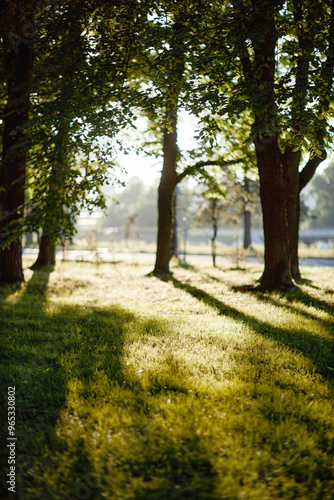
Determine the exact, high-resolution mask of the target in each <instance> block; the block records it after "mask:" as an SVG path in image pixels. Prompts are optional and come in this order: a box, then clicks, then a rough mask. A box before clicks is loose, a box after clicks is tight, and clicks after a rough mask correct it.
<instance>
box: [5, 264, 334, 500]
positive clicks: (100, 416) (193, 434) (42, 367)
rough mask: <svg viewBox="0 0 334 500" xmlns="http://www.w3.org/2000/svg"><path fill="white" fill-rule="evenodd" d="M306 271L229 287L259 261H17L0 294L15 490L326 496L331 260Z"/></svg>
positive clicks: (73, 495) (136, 495)
mask: <svg viewBox="0 0 334 500" xmlns="http://www.w3.org/2000/svg"><path fill="white" fill-rule="evenodd" d="M29 264H31V262H29V261H26V265H27V266H28V265H29ZM304 269H306V271H305V273H306V278H307V279H308V280H307V281H306V282H305V283H306V284H304V285H302V286H301V287H300V288H299V289H295V290H291V291H290V292H289V293H288V294H287V295H284V296H283V295H280V294H278V293H277V294H275V293H272V294H259V293H258V294H251V293H249V292H241V291H237V290H238V288H237V287H238V286H240V285H243V284H246V283H247V282H253V281H254V278H256V277H258V276H259V271H260V268H259V267H257V266H247V267H246V268H245V269H243V270H233V269H229V268H218V269H213V268H212V267H210V266H206V267H200V268H193V267H191V266H187V267H180V266H179V267H178V266H175V267H174V274H173V279H171V280H169V281H166V282H165V281H162V280H159V279H157V278H152V277H148V276H146V274H147V273H148V272H149V271H150V270H151V267H147V266H146V267H145V266H139V265H137V266H134V265H126V264H121V265H114V266H113V265H111V264H101V265H93V264H85V263H73V262H68V263H66V262H65V263H59V264H57V267H56V269H55V270H54V271H53V272H51V270H45V271H44V272H41V271H39V272H37V271H36V272H34V273H32V271H30V270H28V269H26V271H25V276H26V284H25V285H24V286H22V287H21V288H20V289H16V290H15V289H13V288H12V287H8V288H4V289H2V291H1V295H0V302H1V304H0V307H1V316H0V322H1V331H2V335H1V344H2V345H1V351H2V353H3V363H2V365H1V368H0V377H1V395H2V398H3V403H4V404H3V405H2V408H5V407H6V406H7V404H6V400H5V398H6V394H7V387H8V386H12V385H15V387H16V407H17V424H16V436H17V438H18V440H17V464H16V474H17V475H16V480H17V485H16V497H17V498H18V499H22V500H23V499H24V500H30V499H43V500H44V499H48V500H49V499H50V500H53V499H55V500H56V499H61V500H65V499H72V500H73V499H83V498H85V499H103V498H106V499H119V500H121V499H124V500H125V499H139V500H141V499H142V500H144V499H145V500H146V499H147V500H154V499H156V500H160V499H162V500H164V499H168V500H169V499H185V498H187V499H188V498H190V499H196V500H197V499H198V500H201V499H226V500H227V499H228V500H239V499H240V500H248V499H254V500H258V499H261V500H266V499H268V500H269V499H270V500H272V499H285V500H296V499H305V500H306V499H307V500H316V499H317V500H332V499H333V491H334V423H333V400H334V391H333V389H334V322H333V316H332V312H333V302H334V290H333V282H334V271H333V269H329V268H327V269H326V268H322V269H319V268H304ZM5 419H6V414H5V413H4V411H2V415H1V421H2V422H4V421H5ZM6 459H7V457H6V456H4V460H6ZM2 465H3V466H5V463H4V462H2ZM3 470H4V473H2V474H1V478H2V480H3V478H4V477H5V476H6V473H7V472H8V471H7V472H6V468H4V469H3ZM3 486H4V482H3ZM2 498H6V497H5V496H3V497H2Z"/></svg>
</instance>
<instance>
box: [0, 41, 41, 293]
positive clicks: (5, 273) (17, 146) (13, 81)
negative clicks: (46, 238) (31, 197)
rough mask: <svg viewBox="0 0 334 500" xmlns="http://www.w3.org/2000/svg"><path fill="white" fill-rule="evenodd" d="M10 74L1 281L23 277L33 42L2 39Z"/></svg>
mask: <svg viewBox="0 0 334 500" xmlns="http://www.w3.org/2000/svg"><path fill="white" fill-rule="evenodd" d="M3 48H4V62H5V71H6V74H7V75H8V76H7V96H8V98H7V104H6V108H5V115H4V125H3V141H2V145H3V148H2V162H1V166H0V243H1V246H2V248H1V249H0V283H18V282H20V281H23V279H24V277H23V270H22V238H21V227H20V219H21V218H22V216H23V207H24V185H25V163H26V144H25V137H24V133H23V131H22V127H24V125H25V124H26V122H27V120H28V112H29V96H30V82H31V75H32V69H33V48H32V46H31V45H30V43H28V42H27V43H21V44H19V45H16V47H15V50H14V49H13V48H12V47H10V46H9V44H8V43H7V35H5V36H4V39H3Z"/></svg>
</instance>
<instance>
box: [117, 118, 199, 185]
mask: <svg viewBox="0 0 334 500" xmlns="http://www.w3.org/2000/svg"><path fill="white" fill-rule="evenodd" d="M144 124H145V122H143V127H144ZM197 127H198V125H197V124H196V121H195V119H194V117H193V116H190V115H189V114H187V113H185V112H183V114H182V115H181V117H180V119H179V124H178V145H179V147H180V148H181V149H183V150H187V149H194V148H195V147H196V140H195V131H196V129H197ZM118 160H119V164H120V166H122V167H124V168H125V170H126V171H127V174H125V175H121V176H120V179H121V180H122V181H124V182H126V181H127V180H129V178H130V177H134V176H136V177H139V178H140V179H142V180H143V182H144V183H145V185H147V186H151V185H152V184H154V183H156V182H157V181H158V180H159V178H160V173H161V169H162V157H161V158H159V159H157V158H154V157H152V156H145V155H144V154H140V155H137V154H135V153H131V154H124V153H119V155H118Z"/></svg>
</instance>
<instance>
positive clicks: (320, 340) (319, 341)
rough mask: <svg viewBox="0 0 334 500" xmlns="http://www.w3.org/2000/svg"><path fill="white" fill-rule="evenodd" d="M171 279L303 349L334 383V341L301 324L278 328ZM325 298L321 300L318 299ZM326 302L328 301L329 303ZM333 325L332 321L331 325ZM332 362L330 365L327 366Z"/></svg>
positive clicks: (210, 303) (209, 302) (222, 311)
mask: <svg viewBox="0 0 334 500" xmlns="http://www.w3.org/2000/svg"><path fill="white" fill-rule="evenodd" d="M172 283H173V285H174V286H175V288H179V289H181V290H184V291H185V292H187V293H189V294H190V295H191V296H192V297H194V298H196V299H197V300H200V301H202V302H204V303H205V304H207V305H208V306H210V307H213V308H214V309H216V310H217V311H218V312H219V314H222V315H224V316H227V317H230V318H233V319H234V320H236V321H241V322H243V323H245V324H246V325H248V326H250V327H251V328H252V329H253V330H254V331H255V332H256V333H258V334H260V335H263V336H264V337H267V338H270V339H273V340H276V341H278V342H280V343H281V344H284V345H286V346H288V347H290V348H292V349H295V350H297V351H298V352H301V353H302V354H303V355H304V356H306V357H308V358H309V359H310V360H311V361H312V363H313V365H314V366H315V368H316V369H317V371H318V372H319V373H320V374H321V375H322V376H323V377H324V378H325V379H326V380H327V381H329V382H331V383H332V384H333V380H334V371H332V370H331V369H330V368H333V366H332V365H333V360H334V342H333V340H331V339H328V338H325V337H318V336H315V335H313V333H312V332H310V331H308V330H305V329H302V328H289V329H287V328H279V327H273V326H272V325H270V324H269V323H266V322H264V321H261V320H259V319H257V318H255V317H253V316H250V315H247V314H245V313H243V312H242V311H240V310H238V309H236V308H234V307H231V306H229V305H227V304H224V302H222V301H221V300H218V299H216V298H215V297H213V296H212V295H210V294H208V293H207V292H205V291H204V290H201V289H199V288H196V287H194V286H191V285H189V284H186V283H182V282H181V281H179V280H177V279H175V278H173V279H172ZM319 302H322V301H319ZM326 306H327V304H326ZM330 326H332V325H330ZM328 366H329V368H328Z"/></svg>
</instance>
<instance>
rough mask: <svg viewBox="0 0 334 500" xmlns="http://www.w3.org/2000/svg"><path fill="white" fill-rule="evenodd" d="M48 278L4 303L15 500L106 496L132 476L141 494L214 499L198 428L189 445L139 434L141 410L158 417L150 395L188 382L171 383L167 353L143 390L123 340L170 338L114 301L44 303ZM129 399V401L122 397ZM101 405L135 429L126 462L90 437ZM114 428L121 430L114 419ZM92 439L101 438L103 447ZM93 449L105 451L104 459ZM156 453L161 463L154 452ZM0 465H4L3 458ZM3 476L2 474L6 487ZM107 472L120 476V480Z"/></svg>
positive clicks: (39, 276) (42, 275)
mask: <svg viewBox="0 0 334 500" xmlns="http://www.w3.org/2000/svg"><path fill="white" fill-rule="evenodd" d="M49 274H50V272H48V271H45V270H43V271H35V272H34V274H33V276H32V278H31V279H30V281H29V283H28V284H27V286H26V290H25V293H24V294H23V295H22V296H21V297H20V298H19V300H17V301H16V302H13V303H8V304H6V324H5V327H6V328H5V329H4V332H3V334H4V335H3V338H2V352H3V364H2V366H1V368H0V377H1V394H2V397H3V398H4V399H5V397H6V394H7V387H8V386H15V388H16V408H17V415H18V419H17V428H16V435H17V438H18V441H17V442H18V443H19V451H18V452H19V463H20V465H19V468H18V472H17V476H16V479H17V484H16V497H17V498H18V499H19V500H30V499H31V500H32V499H35V498H47V499H48V500H53V499H57V500H59V499H62V500H73V499H82V498H89V499H101V498H106V497H107V498H112V497H113V496H114V495H118V493H117V489H122V487H123V486H124V488H125V489H126V483H127V481H128V480H129V479H131V478H132V477H137V478H143V479H142V480H141V481H140V483H139V485H138V486H137V487H136V488H135V491H136V493H135V498H138V499H144V498H149V499H150V500H153V499H154V498H157V499H160V498H167V497H168V498H171V499H173V498H175V499H179V498H198V499H202V498H203V499H204V498H206V499H209V498H215V497H214V494H213V491H214V473H213V472H212V466H211V463H210V460H209V458H208V457H207V455H206V452H205V449H204V448H203V447H202V445H201V443H200V441H199V440H198V438H197V437H196V435H195V430H194V436H193V440H191V442H189V443H188V445H187V446H186V447H184V445H182V444H181V443H177V442H175V440H173V439H171V437H170V436H169V432H168V430H166V432H165V434H164V435H163V436H162V437H163V444H160V445H158V444H157V443H155V444H154V446H153V444H152V439H151V444H147V441H145V440H140V438H139V434H140V433H141V432H146V434H148V435H149V434H150V431H151V429H150V428H148V427H146V429H145V430H144V431H143V429H142V428H143V423H142V416H143V413H146V414H148V415H150V414H151V418H152V419H154V408H153V407H152V405H150V404H149V403H147V401H146V398H147V394H151V395H152V394H153V395H155V394H156V395H160V394H164V393H166V394H170V393H182V392H184V388H182V387H181V386H179V385H177V384H175V380H174V378H173V377H174V375H173V374H174V372H175V370H178V369H179V368H178V367H177V366H176V365H175V363H174V362H173V360H172V359H171V360H170V361H169V364H167V367H168V369H167V371H165V373H164V376H163V379H161V380H160V379H159V377H158V378H156V380H154V379H153V381H152V384H151V387H150V388H149V389H147V388H146V389H145V388H143V387H141V380H140V377H139V376H138V375H137V374H136V372H134V371H132V372H131V371H127V369H126V366H124V362H123V359H122V358H123V354H124V345H125V344H124V343H125V341H126V338H127V336H128V335H129V332H130V333H131V330H132V329H136V327H137V326H138V325H139V326H140V331H141V332H142V334H143V335H145V334H148V335H152V332H154V331H157V330H159V331H158V333H157V335H167V334H168V333H167V332H166V325H165V324H164V323H161V324H159V322H158V321H157V320H156V319H154V320H150V319H149V320H142V319H139V318H137V317H136V316H135V315H134V314H133V313H131V312H128V311H126V310H124V309H122V308H120V307H117V306H115V307H114V306H113V307H111V308H109V309H102V308H97V307H94V306H92V307H90V306H89V307H86V305H85V306H80V305H64V304H57V302H55V303H53V304H52V305H51V306H50V304H49V302H48V297H47V289H48V281H49ZM145 332H146V333H145ZM130 337H131V335H130ZM127 342H128V343H129V342H130V343H131V339H130V340H127ZM183 382H184V378H183V379H182V383H183ZM127 397H129V398H130V403H125V401H124V400H125V399H126V398H127ZM108 401H109V403H107V402H108ZM101 405H104V408H105V411H106V408H108V407H109V408H111V409H112V412H111V413H112V414H113V413H120V415H121V414H122V412H123V414H124V418H125V420H129V421H132V422H134V425H137V426H138V429H139V431H138V436H135V437H133V436H132V441H131V442H129V443H128V444H126V447H127V448H128V449H129V450H131V448H132V446H133V445H134V442H133V441H134V439H135V443H136V446H137V449H138V454H136V455H135V456H134V455H133V454H132V455H131V452H129V455H130V456H129V458H128V460H127V462H126V463H124V460H126V459H127V456H126V453H125V458H124V456H122V452H121V451H120V450H119V449H118V448H117V445H115V443H114V442H113V443H112V444H110V445H109V447H108V440H106V438H102V437H101V438H95V437H94V436H93V434H94V435H95V434H96V435H98V434H99V432H98V429H99V425H98V423H96V422H95V421H94V418H96V419H98V418H100V417H97V416H96V417H92V416H91V413H93V412H94V409H95V408H96V407H99V406H101ZM4 406H5V405H3V407H4ZM101 418H103V417H101ZM110 418H111V417H110ZM88 421H90V424H89V425H88V423H87V422H88ZM114 425H115V424H114ZM146 425H147V424H146ZM120 428H122V426H120ZM112 429H113V434H115V436H118V429H117V425H116V427H115V428H112ZM95 439H97V440H98V439H100V441H99V444H97V441H94V440H95ZM99 447H101V448H103V447H105V448H104V451H103V452H101V454H100V455H99V454H98V449H99ZM152 449H153V451H152ZM156 449H159V453H158V461H160V462H159V463H160V465H161V468H159V467H158V469H157V464H156V463H155V460H154V459H153V458H152V454H153V453H154V450H156ZM123 451H124V450H123ZM95 452H96V453H97V455H96V456H95V455H94V453H95ZM188 452H189V453H190V452H191V456H189V453H188ZM103 453H104V455H103ZM111 456H112V457H113V458H112V459H111V458H110V457H111ZM5 459H7V457H5ZM110 460H111V463H110ZM113 460H114V461H115V463H112V461H113ZM101 461H102V463H101ZM3 465H4V468H5V469H6V468H7V467H8V466H7V463H6V461H5V460H4V463H3ZM166 467H167V469H166ZM166 470H167V472H166ZM168 470H169V472H168ZM159 471H161V472H159ZM7 472H8V471H7V470H5V473H2V474H1V481H2V483H1V487H2V489H3V490H4V491H5V490H7V484H6V482H5V481H6V479H5V478H6V474H7ZM113 474H115V476H117V478H118V479H117V481H118V482H116V486H115V484H114V479H113ZM122 475H123V476H122ZM152 478H153V479H152ZM150 479H152V481H150ZM114 488H115V490H114ZM6 493H8V491H7V492H6ZM6 493H4V495H6ZM2 498H6V496H3V497H2Z"/></svg>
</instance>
